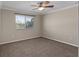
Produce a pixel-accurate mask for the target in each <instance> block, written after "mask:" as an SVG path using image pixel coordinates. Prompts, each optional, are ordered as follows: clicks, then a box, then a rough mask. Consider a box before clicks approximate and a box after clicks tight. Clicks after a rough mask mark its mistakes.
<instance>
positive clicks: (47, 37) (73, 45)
mask: <svg viewBox="0 0 79 59" xmlns="http://www.w3.org/2000/svg"><path fill="white" fill-rule="evenodd" d="M43 37H44V38H47V39H50V40H54V41H58V42H61V43H65V44H68V45H72V46H75V47H79V46H78V45H75V44H72V43H69V42H64V41H60V40H56V39H52V38H49V37H45V36H43Z"/></svg>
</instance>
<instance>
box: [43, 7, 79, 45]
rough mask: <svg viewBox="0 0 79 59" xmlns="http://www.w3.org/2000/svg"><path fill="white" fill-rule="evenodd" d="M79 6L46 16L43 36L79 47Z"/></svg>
mask: <svg viewBox="0 0 79 59" xmlns="http://www.w3.org/2000/svg"><path fill="white" fill-rule="evenodd" d="M77 26H78V7H72V8H69V9H65V10H62V11H58V12H54V13H52V14H48V15H45V16H44V20H43V37H46V38H49V39H52V40H57V41H60V42H63V43H67V44H71V45H74V46H77V47H78V38H77V36H78V35H77V32H78V27H77Z"/></svg>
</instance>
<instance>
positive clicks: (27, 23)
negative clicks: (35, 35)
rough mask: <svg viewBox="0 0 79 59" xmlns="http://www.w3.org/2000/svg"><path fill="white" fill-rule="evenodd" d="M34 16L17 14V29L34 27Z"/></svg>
mask: <svg viewBox="0 0 79 59" xmlns="http://www.w3.org/2000/svg"><path fill="white" fill-rule="evenodd" d="M33 18H34V17H33V16H26V15H18V14H16V29H25V28H29V27H33Z"/></svg>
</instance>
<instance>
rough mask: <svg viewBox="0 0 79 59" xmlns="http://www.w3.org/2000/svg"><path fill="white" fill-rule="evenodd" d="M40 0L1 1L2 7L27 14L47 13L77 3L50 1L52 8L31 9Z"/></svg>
mask: <svg viewBox="0 0 79 59" xmlns="http://www.w3.org/2000/svg"><path fill="white" fill-rule="evenodd" d="M38 2H40V1H2V2H1V3H2V9H8V10H14V11H18V12H24V13H29V14H35V15H36V14H47V13H50V12H53V11H55V10H58V9H61V8H65V7H69V6H72V5H75V4H78V2H77V1H50V5H51V4H53V5H54V8H48V9H45V10H43V11H39V10H33V9H34V7H32V6H31V5H33V4H37V3H38Z"/></svg>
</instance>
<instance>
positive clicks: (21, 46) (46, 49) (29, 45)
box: [0, 38, 78, 57]
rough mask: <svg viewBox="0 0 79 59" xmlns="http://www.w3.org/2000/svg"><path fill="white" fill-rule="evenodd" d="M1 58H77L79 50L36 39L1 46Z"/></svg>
mask: <svg viewBox="0 0 79 59" xmlns="http://www.w3.org/2000/svg"><path fill="white" fill-rule="evenodd" d="M0 56H1V57H76V56H78V48H77V47H74V46H70V45H67V44H63V43H60V42H56V41H53V40H49V39H46V38H35V39H29V40H24V41H19V42H14V43H9V44H4V45H0Z"/></svg>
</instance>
